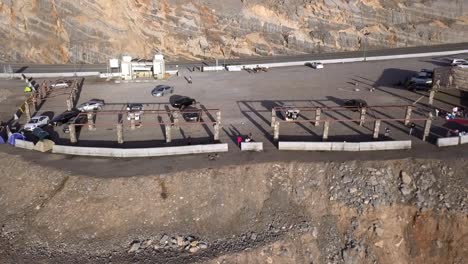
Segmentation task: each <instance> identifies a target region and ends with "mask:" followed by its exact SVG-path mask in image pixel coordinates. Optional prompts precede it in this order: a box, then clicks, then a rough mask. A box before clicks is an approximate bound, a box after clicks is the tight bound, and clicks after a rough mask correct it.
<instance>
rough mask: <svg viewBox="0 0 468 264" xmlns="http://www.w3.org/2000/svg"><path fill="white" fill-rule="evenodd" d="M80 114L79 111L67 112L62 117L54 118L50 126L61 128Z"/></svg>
mask: <svg viewBox="0 0 468 264" xmlns="http://www.w3.org/2000/svg"><path fill="white" fill-rule="evenodd" d="M79 114H80V111H78V110H71V111H65V112H63V113H61V114H60V115H58V116H56V117H54V118H52V120H50V123H49V124H51V125H54V126H61V125H63V124H65V123H67V122H68V121H69V120H70V119H72V118H74V117H76V116H77V115H79Z"/></svg>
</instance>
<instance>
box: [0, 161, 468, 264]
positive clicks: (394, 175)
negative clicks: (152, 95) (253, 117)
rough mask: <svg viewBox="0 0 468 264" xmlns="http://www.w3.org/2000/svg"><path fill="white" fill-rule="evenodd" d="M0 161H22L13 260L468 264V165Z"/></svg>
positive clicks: (11, 174)
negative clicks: (132, 166)
mask: <svg viewBox="0 0 468 264" xmlns="http://www.w3.org/2000/svg"><path fill="white" fill-rule="evenodd" d="M0 160H2V161H3V163H9V164H10V163H11V164H13V166H11V167H10V166H8V167H2V168H1V171H0V175H1V176H0V177H1V181H0V190H1V196H0V210H2V212H6V214H2V216H1V217H0V221H1V227H2V229H1V236H0V241H1V246H0V252H2V254H0V255H1V256H2V257H0V260H1V261H2V262H3V263H11V262H17V261H20V262H24V261H26V262H27V261H28V260H33V259H34V260H35V261H41V260H42V261H44V262H46V261H55V262H63V261H65V262H107V261H109V260H112V261H113V262H119V263H130V262H135V261H136V262H148V263H149V262H151V263H181V262H194V261H202V262H205V261H206V262H208V263H220V262H222V263H248V262H254V263H258V262H267V263H281V262H283V261H286V260H291V261H292V263H374V261H377V262H378V263H395V261H396V262H398V263H421V262H428V263H440V262H443V260H450V262H453V263H457V262H460V263H461V260H462V258H463V256H465V255H466V253H467V252H466V250H467V249H466V246H464V245H466V244H467V241H466V237H467V236H466V234H467V231H468V230H467V226H468V225H467V218H466V214H467V211H468V209H467V207H466V202H467V182H466V181H467V180H466V175H465V173H464V171H463V168H465V167H466V166H467V161H466V160H454V161H444V162H442V161H438V160H429V161H423V160H392V161H375V162H374V161H372V162H371V161H368V162H364V161H362V162H344V163H334V162H309V163H296V162H288V163H285V162H278V163H263V164H252V165H245V166H226V167H220V168H212V169H196V170H191V171H186V172H183V171H180V172H172V173H169V174H161V175H149V176H139V177H130V178H114V177H112V175H109V177H108V178H91V177H86V176H80V175H73V174H71V173H67V172H64V171H61V170H57V169H51V168H46V167H42V166H40V165H32V164H30V163H29V162H26V161H25V160H23V159H22V158H21V157H19V156H14V155H10V154H1V155H0ZM402 170H404V171H405V173H406V174H407V176H408V177H410V178H411V181H409V180H408V177H406V176H405V177H404V181H403V179H402V176H401V171H402ZM427 179H429V180H427ZM403 184H406V185H408V186H402V185H403ZM410 185H411V186H410ZM403 187H404V188H406V189H404V188H403ZM407 189H408V190H409V191H408V190H407ZM402 190H405V191H402ZM407 191H408V192H407ZM441 197H443V198H441ZM286 262H287V261H286Z"/></svg>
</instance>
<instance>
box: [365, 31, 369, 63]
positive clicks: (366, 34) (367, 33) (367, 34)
mask: <svg viewBox="0 0 468 264" xmlns="http://www.w3.org/2000/svg"><path fill="white" fill-rule="evenodd" d="M369 35H370V32H366V33H364V61H367V57H366V49H367V36H369Z"/></svg>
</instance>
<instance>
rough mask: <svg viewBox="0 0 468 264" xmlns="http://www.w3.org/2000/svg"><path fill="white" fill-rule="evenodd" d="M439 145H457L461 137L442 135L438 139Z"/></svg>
mask: <svg viewBox="0 0 468 264" xmlns="http://www.w3.org/2000/svg"><path fill="white" fill-rule="evenodd" d="M436 144H437V146H438V147H449V146H457V145H458V144H460V137H441V138H438V139H437V143H436Z"/></svg>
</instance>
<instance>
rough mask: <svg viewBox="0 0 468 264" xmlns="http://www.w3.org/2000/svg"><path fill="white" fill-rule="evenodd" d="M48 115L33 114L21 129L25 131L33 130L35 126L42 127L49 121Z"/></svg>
mask: <svg viewBox="0 0 468 264" xmlns="http://www.w3.org/2000/svg"><path fill="white" fill-rule="evenodd" d="M49 120H50V119H49V117H48V116H35V117H33V118H31V120H29V122H28V123H27V124H26V125H24V127H23V129H24V130H26V131H33V130H34V129H35V128H36V127H42V126H45V125H47V124H48V123H49Z"/></svg>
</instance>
